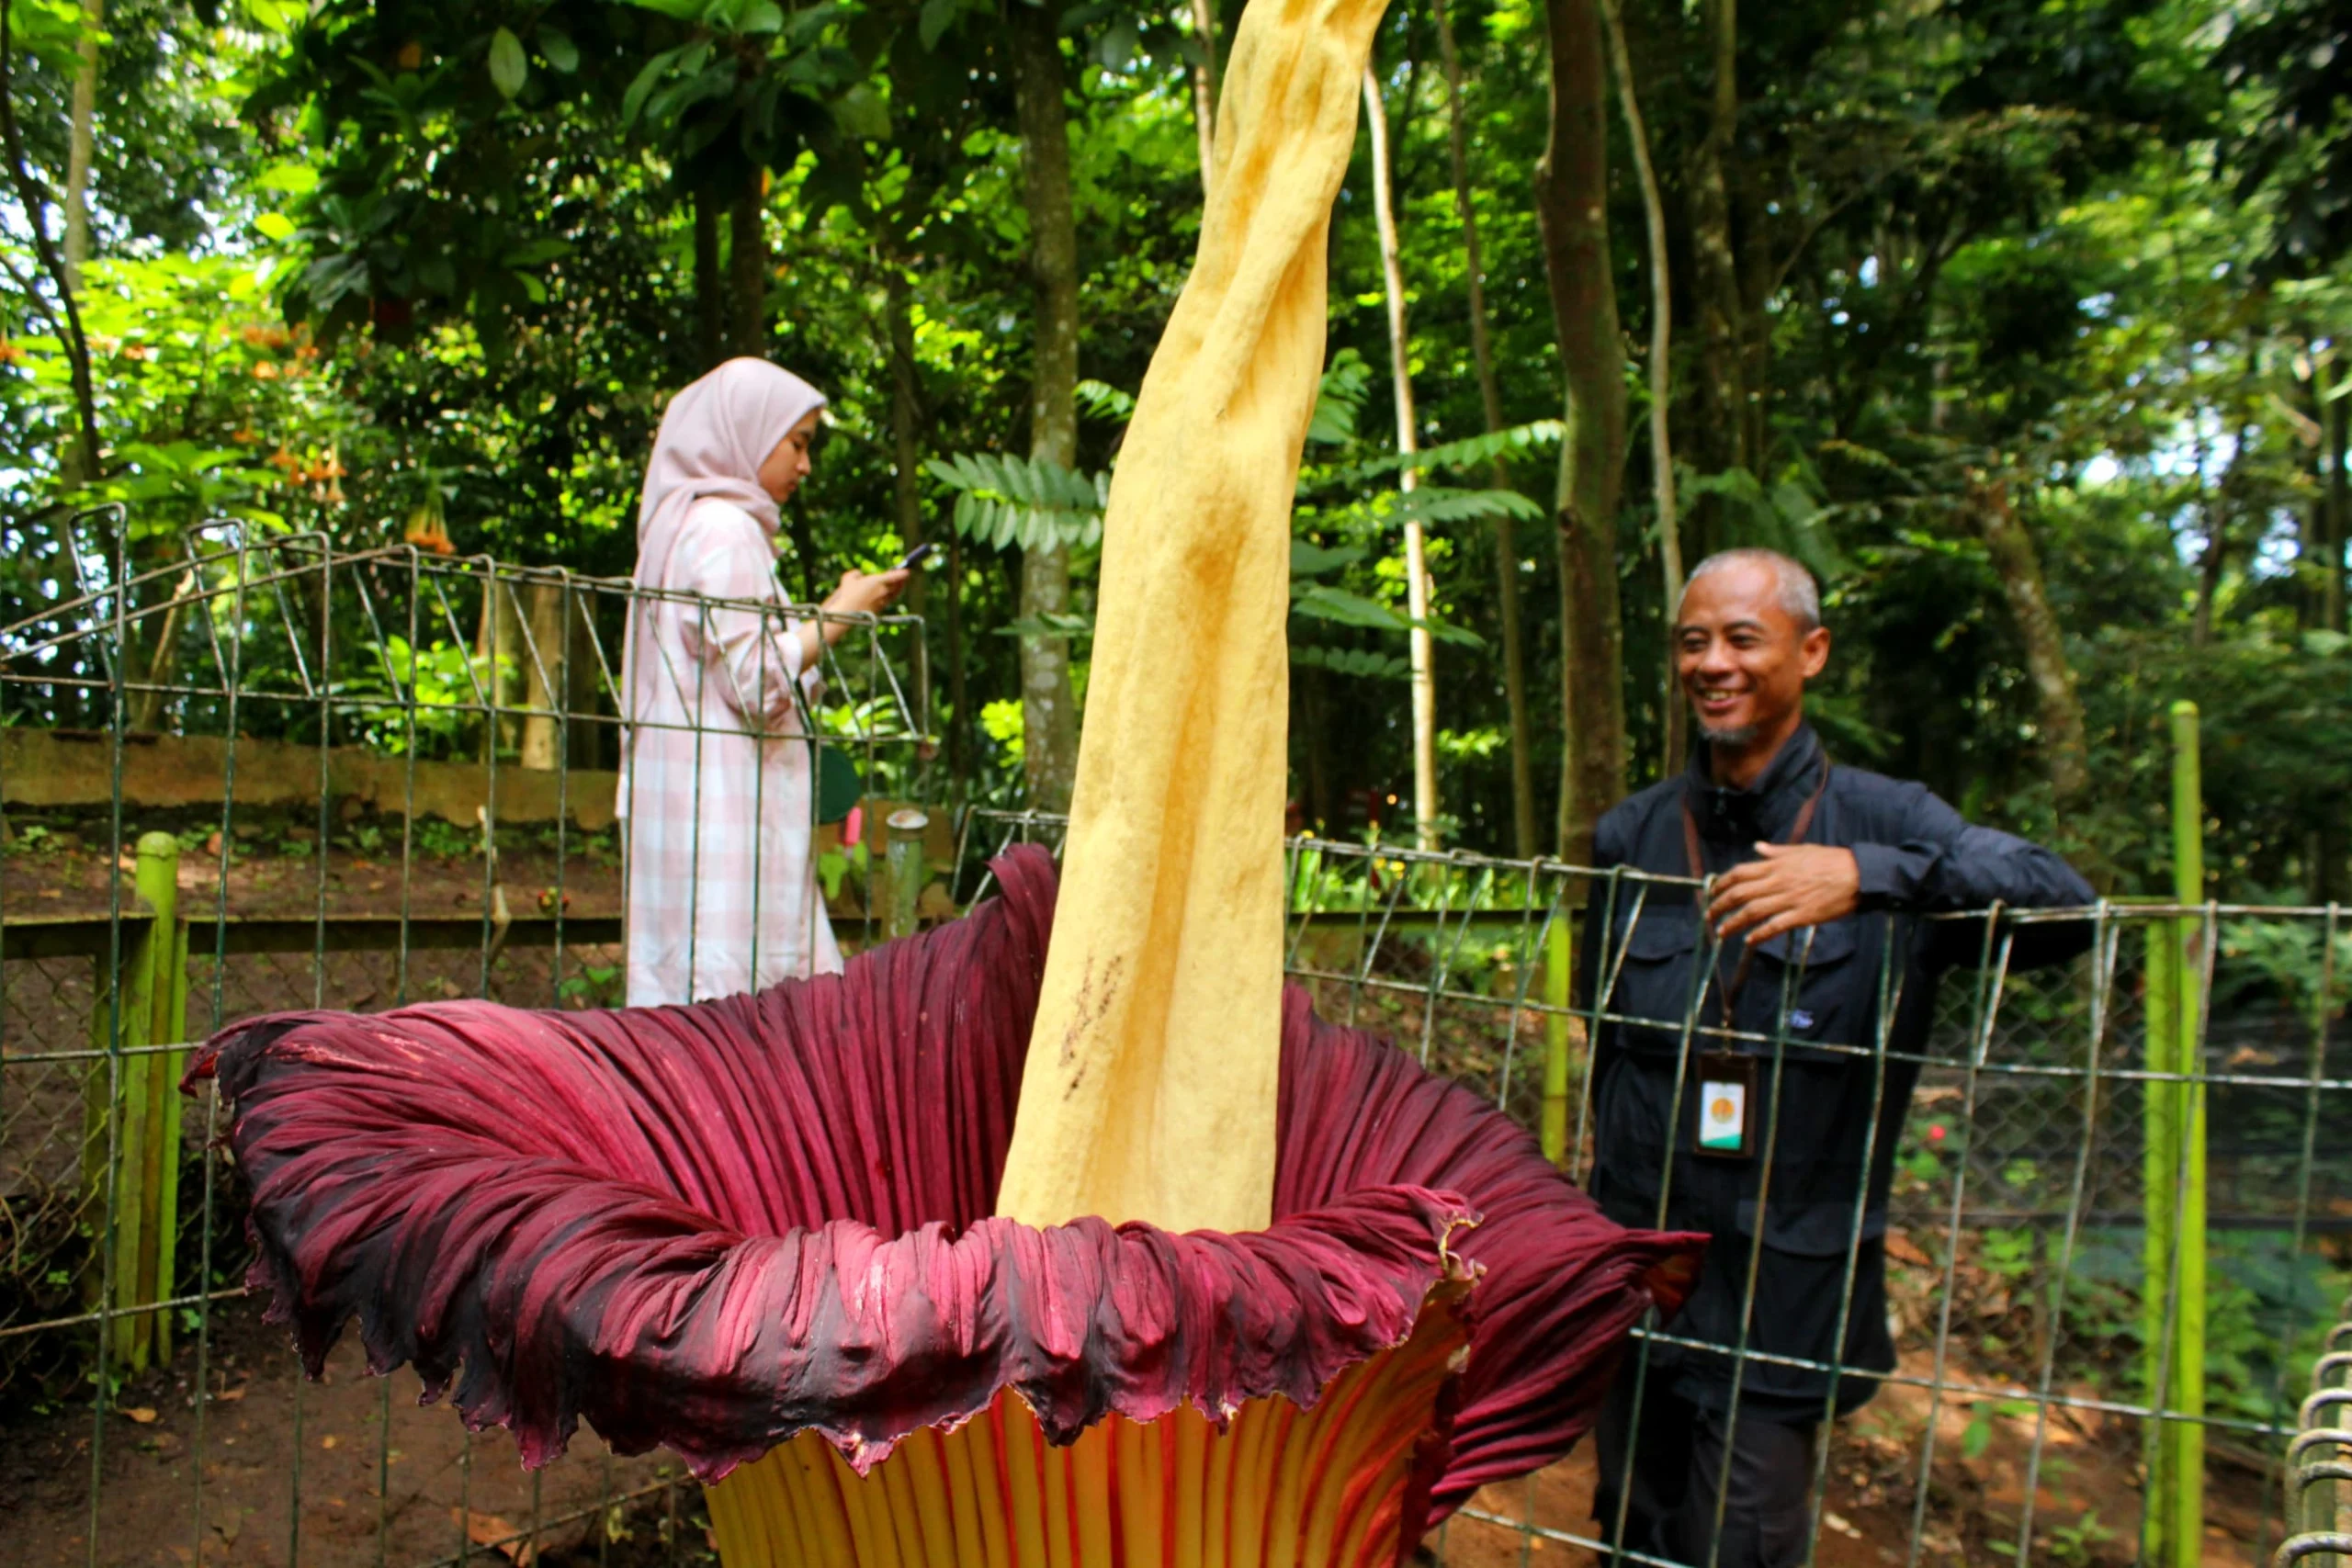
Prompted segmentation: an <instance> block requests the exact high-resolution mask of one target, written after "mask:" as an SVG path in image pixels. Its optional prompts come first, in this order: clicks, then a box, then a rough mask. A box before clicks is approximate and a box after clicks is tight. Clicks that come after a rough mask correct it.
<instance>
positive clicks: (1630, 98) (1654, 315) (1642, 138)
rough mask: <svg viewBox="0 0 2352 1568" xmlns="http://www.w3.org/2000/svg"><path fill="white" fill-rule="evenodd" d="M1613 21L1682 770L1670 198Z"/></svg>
mask: <svg viewBox="0 0 2352 1568" xmlns="http://www.w3.org/2000/svg"><path fill="white" fill-rule="evenodd" d="M1600 15H1601V19H1602V20H1603V21H1604V22H1605V23H1607V25H1608V28H1609V52H1610V56H1611V59H1612V60H1613V61H1614V62H1615V63H1616V67H1617V105H1618V107H1620V108H1621V109H1623V111H1624V114H1625V141H1626V142H1627V144H1628V145H1629V146H1630V147H1631V148H1632V150H1633V153H1634V173H1635V174H1637V175H1640V176H1641V186H1642V217H1643V220H1644V221H1645V224H1646V226H1647V229H1648V232H1649V250H1650V255H1649V262H1650V363H1649V383H1650V493H1651V495H1652V497H1653V498H1654V499H1655V500H1656V502H1657V547H1658V560H1659V563H1660V565H1661V566H1662V567H1663V568H1664V576H1665V581H1664V583H1663V587H1664V588H1665V591H1666V604H1665V609H1664V618H1665V621H1666V625H1667V626H1668V629H1669V635H1668V637H1667V647H1668V652H1667V657H1666V668H1665V670H1664V671H1662V673H1663V675H1664V677H1665V682H1666V684H1665V709H1666V776H1667V777H1668V778H1672V777H1673V776H1674V775H1675V774H1676V773H1680V772H1681V771H1682V741H1683V735H1682V728H1683V721H1682V687H1681V685H1680V684H1679V682H1677V681H1676V680H1675V678H1674V654H1673V651H1672V650H1673V643H1674V638H1673V637H1672V635H1671V628H1672V626H1673V624H1674V615H1675V612H1676V611H1677V610H1678V609H1679V608H1680V607H1681V604H1682V529H1681V523H1680V520H1679V518H1678V517H1677V515H1676V513H1675V507H1674V444H1673V442H1672V440H1671V439H1670V438H1669V437H1668V434H1667V415H1668V411H1669V410H1670V408H1671V407H1672V393H1673V378H1672V375H1671V373H1670V372H1671V368H1672V367H1671V365H1670V363H1669V356H1670V355H1671V354H1672V352H1673V347H1674V312H1673V309H1672V303H1671V301H1672V296H1673V289H1672V286H1671V279H1670V278H1669V276H1668V271H1667V255H1666V202H1665V199H1664V198H1663V197H1660V196H1659V195H1658V188H1657V169H1656V168H1654V167H1653V166H1652V165H1651V164H1650V141H1649V132H1648V131H1646V130H1644V129H1643V128H1642V106H1641V100H1640V98H1639V97H1638V96H1636V95H1635V94H1634V59H1633V56H1632V54H1631V53H1629V52H1628V51H1627V50H1626V48H1625V25H1624V19H1623V16H1622V15H1621V14H1620V12H1619V9H1618V5H1617V0H1600Z"/></svg>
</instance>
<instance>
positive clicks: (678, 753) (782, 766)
mask: <svg viewBox="0 0 2352 1568" xmlns="http://www.w3.org/2000/svg"><path fill="white" fill-rule="evenodd" d="M824 406H825V399H824V395H823V394H822V393H820V392H819V391H818V390H817V389H815V388H814V387H811V386H809V383H807V382H806V381H803V380H802V379H800V378H798V377H797V376H795V375H793V374H792V373H791V372H789V371H786V370H782V369H778V368H777V367H775V366H773V365H770V364H768V363H767V362H766V361H764V360H759V359H730V360H729V361H728V362H727V363H726V364H724V365H721V366H720V367H718V369H716V370H713V371H712V372H711V373H710V374H709V375H707V376H705V377H704V378H702V379H701V380H699V381H696V382H695V383H694V384H693V385H692V386H690V387H688V388H686V389H685V390H684V391H682V392H680V393H679V394H678V395H677V396H676V397H674V398H673V399H672V400H670V407H669V410H668V412H665V413H664V414H663V415H662V430H661V434H659V435H658V436H656V437H655V438H654V443H653V457H652V458H651V460H650V462H649V463H648V464H647V467H646V471H645V490H644V492H643V494H642V495H641V496H640V497H639V502H638V511H637V552H638V554H637V572H636V581H637V586H638V587H639V589H640V590H644V591H648V592H642V593H640V595H639V597H638V599H637V600H636V602H635V604H633V605H632V607H631V610H630V615H629V625H628V644H627V648H626V651H625V653H624V655H623V660H622V689H623V691H624V692H625V693H626V694H627V701H628V712H627V714H626V717H627V719H628V725H627V727H626V728H625V731H624V736H625V739H624V742H623V750H622V756H621V781H620V795H619V800H618V802H617V809H618V812H619V815H620V817H621V818H622V821H623V826H624V831H625V835H626V840H625V841H626V853H627V857H628V858H627V862H626V866H627V873H626V874H627V877H628V1002H629V1005H630V1006H632V1007H643V1006H653V1005H659V1004H662V1003H669V1002H687V1001H701V1000H705V999H707V998H712V997H724V996H732V995H735V994H737V993H739V992H742V991H750V990H758V989H761V988H763V987H767V986H770V985H773V984H775V982H776V981H778V980H781V979H785V978H786V977H790V976H808V975H812V974H820V973H829V972H831V971H834V970H838V969H839V968H841V966H842V956H841V950H840V948H839V947H837V946H836V945H834V942H833V931H832V926H831V922H830V921H828V920H827V919H826V918H825V906H824V900H823V899H822V898H820V897H819V896H818V891H817V872H816V862H815V856H814V855H813V854H812V853H811V848H812V846H811V843H810V840H811V837H812V834H813V832H814V829H815V822H814V814H813V810H812V807H813V804H814V803H813V801H812V800H811V798H810V789H811V776H812V768H811V763H812V761H813V758H812V756H811V754H810V748H809V741H808V739H807V735H808V730H807V728H806V725H805V723H804V720H803V709H804V705H806V704H808V703H809V702H812V701H813V700H814V699H815V697H816V694H817V692H818V689H819V684H820V674H821V667H822V655H823V651H824V645H826V644H828V643H831V642H835V641H838V640H839V639H840V637H841V636H842V633H843V632H844V631H846V630H847V629H848V627H847V626H845V625H844V624H843V623H842V622H839V621H795V620H788V619H786V617H785V616H784V615H782V614H781V613H780V611H779V610H776V609H771V610H766V611H758V610H752V609H746V608H741V607H740V606H741V604H742V603H743V602H747V601H748V602H750V603H752V604H766V605H774V606H781V605H782V604H784V603H785V599H784V593H783V591H782V589H781V587H780V586H779V585H778V583H777V581H776V575H775V534H776V528H777V525H778V517H777V508H778V507H779V506H780V505H782V504H783V502H786V501H787V500H789V499H790V498H791V495H792V492H793V491H795V490H797V489H798V488H799V485H800V481H801V480H802V479H805V478H807V477H808V473H809V441H810V440H811V438H813V437H814V435H815V434H816V430H817V416H818V412H819V411H820V410H821V409H822V408H823V407H824ZM906 581H907V573H905V572H904V571H890V572H883V573H881V574H879V575H877V576H872V577H869V576H866V575H865V574H864V573H862V572H858V571H854V570H852V571H845V572H843V573H842V581H841V586H840V587H839V588H837V589H835V590H834V591H833V592H832V594H831V597H829V598H828V599H826V601H825V604H824V608H825V609H827V610H831V611H835V612H839V613H842V614H873V613H875V612H877V611H879V610H881V609H883V608H884V607H885V606H887V605H888V604H890V602H891V601H892V600H894V599H896V598H897V597H898V596H899V591H900V590H901V589H903V588H904V587H905V585H906ZM713 600H721V601H727V600H731V601H736V602H737V604H735V605H723V604H713V603H710V601H713Z"/></svg>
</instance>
